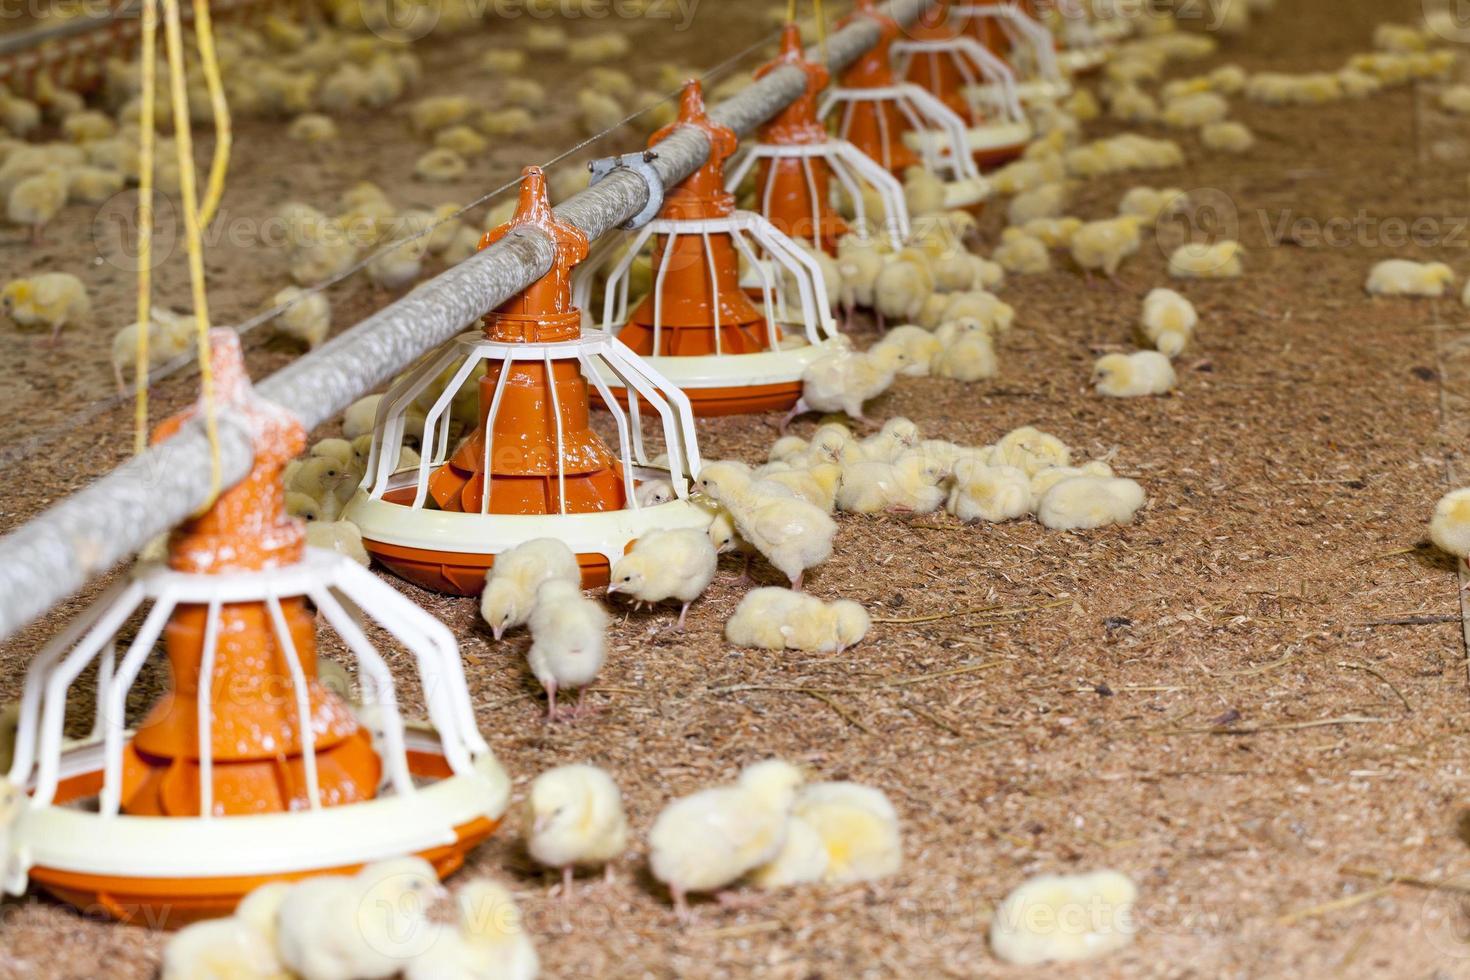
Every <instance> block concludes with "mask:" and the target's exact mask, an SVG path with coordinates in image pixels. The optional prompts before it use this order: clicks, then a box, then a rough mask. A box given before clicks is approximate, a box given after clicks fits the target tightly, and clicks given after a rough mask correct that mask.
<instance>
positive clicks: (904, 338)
mask: <svg viewBox="0 0 1470 980" xmlns="http://www.w3.org/2000/svg"><path fill="white" fill-rule="evenodd" d="M884 345H894V346H896V347H898V348H899V349H901V350H902V351H903V352H904V353H905V354H906V355H907V363H905V364H904V366H903V367H902V368H901V369H899V372H898V373H899V374H900V375H901V376H903V377H906V378H923V377H927V376H928V374H929V365H930V363H931V362H932V361H933V360H934V357H935V355H937V354H938V353H939V351H940V349H941V347H942V346H943V345H942V344H941V343H940V342H939V338H938V337H936V336H934V334H933V333H931V332H930V331H928V330H925V329H924V328H923V327H917V326H914V325H913V324H911V323H906V324H903V325H902V326H898V327H893V328H892V329H890V330H889V331H888V332H887V333H886V334H884V335H883V339H882V340H880V341H878V343H877V344H875V345H874V346H875V347H880V346H884Z"/></svg>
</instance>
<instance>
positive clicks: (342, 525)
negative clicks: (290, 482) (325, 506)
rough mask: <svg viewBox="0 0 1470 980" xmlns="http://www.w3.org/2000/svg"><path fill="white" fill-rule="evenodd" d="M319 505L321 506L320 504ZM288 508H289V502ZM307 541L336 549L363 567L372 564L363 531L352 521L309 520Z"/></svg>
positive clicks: (324, 549)
mask: <svg viewBox="0 0 1470 980" xmlns="http://www.w3.org/2000/svg"><path fill="white" fill-rule="evenodd" d="M287 496H288V497H290V496H292V494H287ZM296 496H304V495H296ZM317 506H318V507H321V505H320V504H317ZM287 509H288V510H289V502H288V508H287ZM298 516H304V515H298ZM306 543H307V544H308V545H310V546H311V547H313V548H320V549H322V550H323V551H335V552H336V553H337V554H339V555H343V556H345V557H347V558H351V559H352V560H353V561H355V562H357V563H358V564H359V565H361V566H362V567H363V568H367V567H368V566H369V565H371V564H372V559H371V558H370V557H368V553H367V549H366V548H364V547H363V544H362V531H361V530H359V529H358V527H357V525H356V524H354V523H352V522H351V521H322V520H311V521H308V523H307V525H306Z"/></svg>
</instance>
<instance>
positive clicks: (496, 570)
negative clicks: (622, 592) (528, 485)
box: [480, 538, 582, 640]
mask: <svg viewBox="0 0 1470 980" xmlns="http://www.w3.org/2000/svg"><path fill="white" fill-rule="evenodd" d="M551 581H562V582H566V583H568V584H571V585H580V584H581V582H582V567H581V566H580V565H579V564H577V556H576V555H574V554H572V549H570V548H568V547H567V546H566V545H565V544H563V543H562V542H561V541H559V540H557V539H556V538H533V539H532V540H530V541H526V542H523V543H521V544H518V545H516V546H515V547H514V548H510V549H508V550H506V551H502V552H501V553H500V554H498V555H496V556H495V564H494V565H493V566H491V568H490V571H488V572H487V573H485V591H484V592H482V593H481V594H480V615H481V617H483V618H484V620H485V622H486V623H487V624H489V626H490V630H491V632H493V633H494V634H495V638H496V639H497V640H498V639H500V638H501V636H503V635H504V633H505V631H506V630H508V629H514V628H515V627H517V626H520V625H521V624H522V623H525V622H526V621H527V620H528V619H530V617H531V613H532V612H533V611H534V610H535V608H536V597H537V592H538V590H539V589H540V588H541V586H542V585H544V584H545V583H547V582H551Z"/></svg>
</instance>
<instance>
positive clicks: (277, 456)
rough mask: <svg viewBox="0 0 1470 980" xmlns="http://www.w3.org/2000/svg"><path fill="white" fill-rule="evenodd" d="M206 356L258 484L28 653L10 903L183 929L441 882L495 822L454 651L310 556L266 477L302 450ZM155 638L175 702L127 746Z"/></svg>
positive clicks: (356, 577) (503, 790)
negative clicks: (350, 689) (417, 697)
mask: <svg viewBox="0 0 1470 980" xmlns="http://www.w3.org/2000/svg"><path fill="white" fill-rule="evenodd" d="M211 341H212V343H213V344H214V355H213V360H214V364H213V367H214V372H215V377H216V380H217V390H218V391H219V393H220V395H221V401H222V402H223V403H225V404H227V405H229V407H230V408H232V409H233V410H235V411H236V412H237V413H238V414H239V415H240V416H241V417H243V418H244V419H246V420H247V421H248V422H249V423H250V425H251V431H252V434H253V442H254V446H255V466H254V469H253V470H252V471H251V473H250V475H249V476H248V477H247V478H246V479H245V480H243V481H241V482H240V483H239V484H237V485H235V486H234V487H232V488H230V489H229V490H227V491H226V492H225V493H224V494H223V495H222V496H221V497H220V498H219V499H218V501H216V503H215V504H213V505H212V506H211V507H210V508H209V509H208V510H207V511H206V512H205V513H203V514H202V515H200V516H199V517H196V518H193V519H191V520H190V521H188V522H186V523H185V524H184V525H183V526H182V527H180V528H179V529H178V530H176V531H175V532H174V535H173V537H172V538H171V540H170V544H169V557H168V565H167V566H164V565H161V564H150V565H144V566H140V567H139V568H137V569H135V570H134V571H133V573H132V574H131V575H129V576H127V577H125V578H123V579H122V580H120V581H119V582H118V583H116V584H114V585H113V586H112V587H111V588H110V589H108V590H107V591H106V593H105V594H104V595H103V596H102V597H101V598H100V599H99V600H98V601H97V602H95V603H94V604H92V606H90V607H89V608H88V610H87V611H86V612H84V613H83V614H82V615H81V616H79V617H78V618H77V619H75V620H73V621H72V622H71V623H70V624H69V625H68V626H67V627H66V628H65V629H64V630H63V631H62V632H61V634H60V635H59V636H57V637H55V638H54V639H53V640H52V641H51V642H50V643H48V644H47V645H46V646H45V647H44V648H43V649H42V650H41V651H40V652H39V653H38V654H37V655H36V657H35V659H34V661H33V663H32V665H31V667H30V669H29V670H28V672H27V674H26V681H25V687H24V690H23V692H22V695H21V702H20V717H19V723H18V728H17V733H16V745H15V756H14V760H13V763H12V765H11V768H10V771H9V773H8V776H7V778H8V780H9V781H10V783H11V785H12V786H15V787H18V788H20V789H22V790H23V791H24V792H25V793H26V794H27V795H26V796H25V797H23V799H22V801H21V805H20V807H19V814H18V817H17V818H16V819H15V820H14V823H13V825H12V826H10V827H9V828H8V830H9V841H10V847H9V848H7V849H6V851H5V852H4V853H0V859H3V860H0V883H3V886H4V889H5V890H6V891H8V892H10V893H12V894H20V893H21V892H22V891H24V889H25V888H26V886H27V883H28V881H29V882H34V883H36V884H37V885H39V886H40V887H42V888H44V889H46V890H47V891H49V892H51V893H53V894H55V895H57V896H58V897H60V898H61V899H63V900H65V901H67V902H70V903H72V904H74V905H76V906H78V907H80V908H83V909H98V910H101V911H103V912H105V913H107V914H109V915H112V916H115V917H117V918H119V919H125V920H131V919H137V920H140V921H144V922H147V923H149V924H150V925H155V926H159V925H178V924H182V923H184V922H188V921H190V920H193V919H197V918H202V917H208V916H211V915H220V914H227V913H228V912H229V911H231V910H232V909H233V908H234V906H235V904H236V903H237V902H238V901H239V899H240V898H241V897H242V896H243V895H244V894H245V893H247V892H248V891H250V890H251V889H252V888H254V887H256V886H257V885H259V884H261V883H262V882H265V881H269V880H273V879H282V878H284V879H290V878H298V877H303V876H307V875H312V874H319V873H324V872H334V871H350V870H352V869H355V868H356V867H358V866H361V865H362V864H364V863H367V862H370V861H375V860H381V859H385V858H391V857H397V856H402V855H406V854H419V855H422V856H423V857H425V858H426V859H428V860H429V861H431V862H432V863H433V864H434V865H435V867H436V868H437V869H438V871H439V873H440V874H447V873H449V872H450V871H453V870H454V869H455V868H457V867H459V865H460V864H461V863H462V862H463V860H464V855H465V853H466V852H467V851H468V850H469V849H470V848H472V847H473V846H475V844H477V843H479V842H480V841H481V840H483V839H484V838H485V837H486V836H487V835H489V834H490V833H491V832H492V831H493V830H494V829H495V827H496V825H497V824H498V822H499V820H500V819H501V816H502V815H503V814H504V812H505V808H506V804H507V800H508V798H509V789H510V787H509V781H508V779H507V778H506V775H505V773H504V771H503V770H502V769H501V767H500V765H499V764H498V763H497V762H496V761H495V758H494V756H493V755H492V754H491V752H490V748H489V746H488V745H487V744H486V743H485V740H484V739H483V738H482V737H481V736H480V734H479V732H478V731H477V730H476V728H475V721H474V713H473V709H472V707H471V704H470V698H469V691H468V688H467V685H466V683H465V678H464V674H463V672H462V668H461V665H460V661H459V653H458V649H457V646H456V644H455V641H454V637H453V636H452V635H451V634H450V633H449V631H448V630H447V629H446V628H445V627H444V626H443V625H442V624H440V623H439V622H438V621H437V620H435V619H434V618H433V617H432V616H430V615H429V614H427V613H426V612H424V611H423V610H421V609H419V608H418V607H417V606H415V605H413V603H411V602H409V601H408V600H407V599H405V598H403V597H402V596H400V595H399V594H398V593H397V592H395V591H394V590H393V589H391V588H389V587H388V586H387V585H385V584H384V583H382V582H381V581H379V580H378V579H377V578H376V577H374V576H373V575H371V574H370V573H368V572H367V571H366V570H364V569H362V568H361V567H359V566H357V565H356V564H354V563H353V562H351V561H350V560H349V559H346V558H344V557H341V556H339V555H336V554H334V553H331V552H325V551H317V550H314V549H305V548H303V544H302V542H303V532H302V527H301V524H300V522H298V521H296V520H294V519H292V518H290V517H288V516H287V515H286V513H285V509H284V488H283V487H282V485H281V481H280V472H281V469H282V467H283V466H284V465H285V463H286V461H287V460H289V459H290V458H291V457H292V456H294V455H296V454H297V453H298V452H300V451H301V450H302V449H304V448H305V444H306V441H305V432H304V431H303V430H302V428H301V426H300V425H299V424H298V423H297V422H295V420H294V419H292V418H290V417H289V416H287V415H285V413H283V412H281V411H280V410H278V409H276V408H275V407H274V406H271V405H270V404H269V403H266V402H264V401H262V400H259V399H256V398H254V396H253V395H251V394H250V389H249V385H248V381H247V380H246V379H245V378H244V368H243V364H242V363H241V361H240V349H239V339H238V337H237V335H236V334H235V333H234V332H233V331H229V330H216V331H213V332H212V333H211ZM197 413H198V409H197V407H196V408H195V409H191V410H189V411H187V412H185V413H182V414H181V415H179V416H175V417H174V418H173V419H170V420H169V421H167V422H165V423H164V424H163V425H162V426H160V429H159V433H160V435H161V436H166V435H169V434H172V433H174V432H177V431H178V429H179V427H180V426H181V425H182V424H183V422H184V421H186V420H187V419H188V418H190V417H191V416H194V415H197ZM308 603H310V604H311V606H314V607H315V612H316V614H318V615H320V616H321V617H322V618H323V619H324V620H325V621H326V623H327V624H328V625H329V626H330V627H331V628H332V629H333V630H334V631H335V632H336V634H337V635H338V637H339V638H340V639H341V641H342V644H343V645H344V646H345V647H346V649H347V650H348V651H350V653H351V654H352V657H353V659H354V661H355V663H356V667H357V676H358V678H359V680H360V681H361V685H362V691H363V695H364V698H363V703H364V705H365V706H366V707H365V708H364V709H363V710H362V711H361V712H360V715H361V719H366V721H364V720H360V718H359V714H357V713H354V711H353V710H351V709H350V708H349V707H348V705H347V704H346V702H344V701H343V700H342V699H341V698H340V697H339V696H338V695H337V694H335V693H333V692H331V691H330V690H328V689H327V688H325V687H324V686H323V685H322V684H321V683H320V682H319V681H318V679H317V658H316V649H317V642H316V639H317V625H316V616H315V615H313V613H312V611H311V609H310V608H309V607H308ZM369 610H370V611H371V613H369ZM135 614H142V616H141V622H140V624H139V625H138V627H137V631H136V633H135V635H134V636H133V639H132V641H131V642H130V643H128V644H127V645H126V648H125V649H124V650H122V652H121V654H120V655H119V643H118V640H119V634H120V632H121V631H122V630H123V629H124V627H125V626H126V625H127V624H128V622H129V621H130V620H131V619H132V618H133V617H134V616H135ZM369 615H371V617H372V618H373V619H374V620H376V622H377V623H378V625H379V626H380V627H382V628H383V630H384V631H386V632H387V633H389V634H390V635H391V636H392V637H394V639H395V640H396V641H397V642H398V643H400V644H401V645H402V646H403V647H404V648H406V649H407V650H408V652H409V653H410V654H411V655H412V656H413V658H414V661H415V665H416V668H417V673H418V677H419V680H420V682H421V687H422V691H423V695H424V699H425V703H426V707H427V710H428V715H429V722H430V725H429V726H427V727H426V726H417V727H414V726H408V725H405V723H404V721H403V719H402V718H401V716H400V714H399V709H398V697H397V694H396V690H395V685H394V681H393V677H392V675H391V674H390V673H389V670H388V666H387V663H386V662H385V661H384V659H383V656H382V655H381V654H380V653H379V652H378V651H377V649H376V648H375V647H374V645H373V643H372V642H371V641H369V640H368V638H367V636H366V634H365V632H364V623H365V622H366V619H367V618H368V616H369ZM160 641H161V642H162V646H163V648H164V650H165V651H166V653H167V656H168V663H169V670H168V673H169V678H170V682H169V683H170V687H169V689H168V691H167V693H166V694H165V695H164V696H163V697H162V698H160V699H159V700H158V701H157V702H156V703H155V704H154V705H153V706H152V708H151V709H150V710H149V711H148V714H147V715H146V717H144V718H143V719H142V720H141V721H140V723H139V724H137V725H136V726H135V727H134V728H132V729H129V728H128V727H127V724H126V710H127V709H126V705H127V701H128V697H129V694H130V692H132V690H133V686H134V684H135V682H136V681H137V679H138V676H139V672H140V671H141V670H142V668H143V667H144V665H145V664H146V663H147V661H148V660H149V658H150V657H151V656H152V655H153V653H154V649H155V647H156V646H157V645H158V644H159V643H160ZM94 664H95V666H96V671H95V676H96V699H95V706H94V708H93V710H92V711H91V712H90V720H91V723H92V730H91V733H90V734H89V735H88V736H86V737H85V738H82V739H80V740H68V739H67V738H65V732H66V730H67V728H68V720H69V719H68V713H69V705H68V699H69V695H70V694H71V693H72V691H73V687H74V685H75V684H76V682H77V681H78V679H79V678H80V677H81V675H82V674H83V672H84V671H86V670H87V669H88V668H89V667H91V666H93V665H94ZM4 836H5V835H0V839H3V838H4Z"/></svg>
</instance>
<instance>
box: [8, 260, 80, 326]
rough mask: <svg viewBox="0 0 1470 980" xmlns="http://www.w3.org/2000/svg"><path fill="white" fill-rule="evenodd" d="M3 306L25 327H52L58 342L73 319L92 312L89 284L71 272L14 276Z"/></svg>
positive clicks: (75, 319)
mask: <svg viewBox="0 0 1470 980" xmlns="http://www.w3.org/2000/svg"><path fill="white" fill-rule="evenodd" d="M0 309H3V310H4V311H5V314H6V315H7V316H9V317H10V318H11V319H12V320H14V321H15V322H16V323H18V324H20V325H21V326H23V327H31V326H37V325H40V326H46V327H50V328H51V336H50V341H51V342H53V343H54V342H55V340H56V338H57V337H58V336H59V335H60V333H61V329H62V328H63V327H65V326H66V325H67V324H69V323H78V322H80V321H83V320H86V319H87V318H88V317H89V316H90V315H91V313H92V300H91V298H90V297H88V295H87V287H86V286H84V285H82V281H81V280H80V279H78V278H77V277H76V276H74V275H72V274H70V273H68V272H44V273H42V274H41V275H38V276H32V277H30V278H29V279H12V280H11V281H10V282H8V283H6V284H5V289H4V290H3V291H0Z"/></svg>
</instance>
